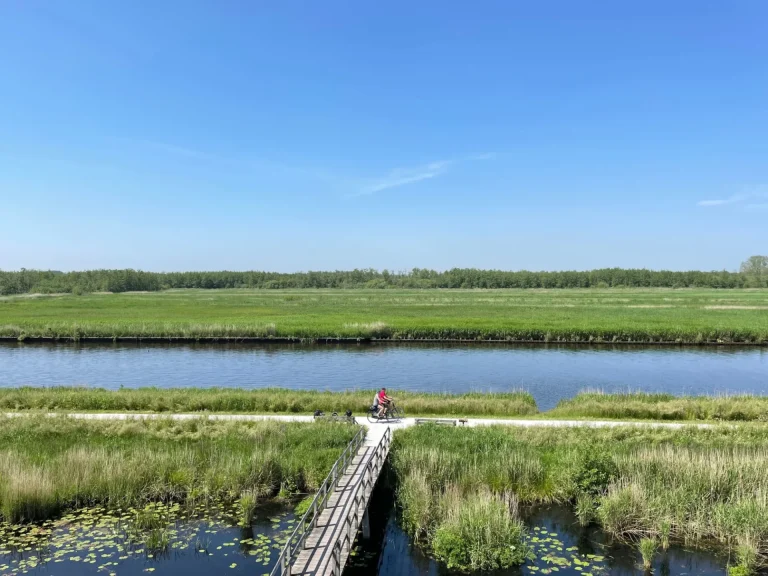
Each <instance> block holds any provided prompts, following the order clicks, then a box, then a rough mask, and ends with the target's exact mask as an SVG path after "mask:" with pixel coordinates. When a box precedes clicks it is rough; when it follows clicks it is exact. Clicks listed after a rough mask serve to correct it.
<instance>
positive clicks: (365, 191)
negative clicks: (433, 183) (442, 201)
mask: <svg viewBox="0 0 768 576" xmlns="http://www.w3.org/2000/svg"><path fill="white" fill-rule="evenodd" d="M495 157H496V154H494V153H484V154H474V155H472V156H466V157H464V158H459V159H453V160H438V161H435V162H430V163H429V164H424V165H422V166H417V167H415V168H394V169H393V170H390V172H389V174H387V175H386V176H384V177H382V178H376V179H373V180H369V182H368V184H366V185H365V186H363V188H361V189H360V190H359V191H358V192H356V193H354V194H349V196H369V195H371V194H375V193H376V192H381V191H383V190H389V189H391V188H397V187H399V186H405V185H407V184H415V183H416V182H421V181H423V180H430V179H432V178H436V177H438V176H442V175H443V174H445V173H446V172H448V170H449V169H450V168H451V167H452V166H454V165H455V164H458V163H460V162H467V161H471V160H492V159H494V158H495Z"/></svg>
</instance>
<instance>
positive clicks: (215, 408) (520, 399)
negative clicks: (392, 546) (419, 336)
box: [0, 386, 538, 416]
mask: <svg viewBox="0 0 768 576" xmlns="http://www.w3.org/2000/svg"><path fill="white" fill-rule="evenodd" d="M373 394H374V391H373V390H357V391H348V392H328V391H311V390H288V389H284V388H261V389H254V390H243V389H237V388H139V389H128V388H123V389H120V390H105V389H103V388H84V387H63V386H61V387H50V388H36V387H24V388H0V410H50V411H67V410H69V411H80V410H82V411H96V412H140V411H144V412H158V413H162V412H222V413H251V414H312V413H313V412H314V411H315V410H322V411H323V412H326V413H329V414H330V413H332V412H338V413H339V414H342V413H344V412H345V411H346V410H352V411H353V412H354V413H355V414H358V415H359V414H365V413H366V412H367V411H368V408H369V407H370V405H371V403H372V401H373ZM397 399H398V400H399V401H400V402H402V404H403V405H404V406H406V405H407V406H408V412H409V413H410V414H467V415H472V416H493V415H504V416H522V415H530V414H535V413H536V412H537V411H538V409H537V408H536V402H535V401H534V399H533V396H531V395H530V394H529V393H527V392H507V393H498V394H494V393H488V394H485V393H479V392H475V393H467V394H437V393H417V392H407V391H398V393H397Z"/></svg>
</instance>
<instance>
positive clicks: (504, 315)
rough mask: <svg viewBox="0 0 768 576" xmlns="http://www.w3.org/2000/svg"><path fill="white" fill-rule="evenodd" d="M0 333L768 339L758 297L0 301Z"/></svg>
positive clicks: (592, 292)
mask: <svg viewBox="0 0 768 576" xmlns="http://www.w3.org/2000/svg"><path fill="white" fill-rule="evenodd" d="M0 336H1V337H6V338H19V339H25V338H50V339H55V338H69V339H75V340H77V339H81V338H89V337H91V338H107V339H112V338H161V339H174V338H176V339H190V340H195V339H237V338H265V339H275V338H284V339H308V340H313V339H323V338H377V339H391V340H406V341H407V340H419V339H434V340H480V341H482V340H501V341H512V342H514V341H533V342H594V343H600V342H633V343H650V342H668V343H749V344H765V343H767V342H768V290H765V289H763V290H760V289H755V290H738V291H734V290H730V291H729V290H714V289H679V290H677V289H663V288H658V289H621V288H614V289H574V290H546V289H538V290H437V289H436V290H325V289H323V290H245V289H243V290H171V291H166V292H159V293H121V294H109V293H97V294H87V295H82V296H75V295H49V296H37V297H30V296H11V297H2V298H0Z"/></svg>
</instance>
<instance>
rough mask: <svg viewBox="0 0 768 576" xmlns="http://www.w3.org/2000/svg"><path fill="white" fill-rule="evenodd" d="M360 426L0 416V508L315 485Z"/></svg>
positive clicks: (186, 498) (204, 498) (23, 510)
mask: <svg viewBox="0 0 768 576" xmlns="http://www.w3.org/2000/svg"><path fill="white" fill-rule="evenodd" d="M355 432H357V427H355V426H345V425H340V424H327V423H311V424H301V423H288V422H221V421H206V420H202V419H200V420H197V419H195V420H189V421H183V422H180V421H171V420H167V419H160V420H151V421H147V420H128V421H82V420H73V419H68V418H66V417H54V418H50V417H29V418H6V417H2V416H0V518H1V519H3V520H5V521H6V522H17V521H30V520H44V519H48V518H50V517H53V516H55V515H58V514H60V513H61V512H63V511H65V510H68V509H77V508H82V507H90V506H95V505H102V506H105V507H107V508H111V509H115V508H123V509H125V508H128V507H132V506H136V507H140V506H144V505H145V504H147V503H149V502H165V503H168V502H183V503H188V504H197V503H200V502H222V501H225V502H226V501H229V502H241V503H242V502H245V503H249V506H250V505H255V503H256V502H258V501H259V500H263V499H267V498H271V497H274V496H275V495H277V494H278V493H279V492H281V491H282V493H284V494H295V493H304V492H311V491H314V490H316V489H317V488H318V487H319V486H320V484H321V483H322V481H323V479H324V478H325V476H326V475H327V474H328V471H329V470H330V469H331V466H332V465H333V463H334V462H335V461H336V459H337V458H338V457H339V455H340V454H341V452H342V450H343V449H344V447H345V446H346V445H347V443H348V442H349V441H350V440H351V439H352V436H353V435H354V434H355Z"/></svg>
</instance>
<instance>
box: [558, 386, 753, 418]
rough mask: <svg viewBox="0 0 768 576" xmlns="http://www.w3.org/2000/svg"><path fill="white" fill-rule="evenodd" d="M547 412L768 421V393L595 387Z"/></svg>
mask: <svg viewBox="0 0 768 576" xmlns="http://www.w3.org/2000/svg"><path fill="white" fill-rule="evenodd" d="M547 414H548V416H551V417H553V418H612V419H617V420H631V419H637V420H684V421H685V420H715V421H718V420H720V421H729V422H731V421H755V422H768V396H755V395H749V394H742V395H722V396H680V397H677V396H673V395H672V394H651V393H644V392H628V393H623V394H605V393H602V392H599V391H591V392H582V393H580V394H578V395H576V396H575V397H574V398H569V399H565V400H561V401H560V402H559V403H558V405H557V407H555V408H554V409H553V410H550V411H549V412H548V413H547Z"/></svg>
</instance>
